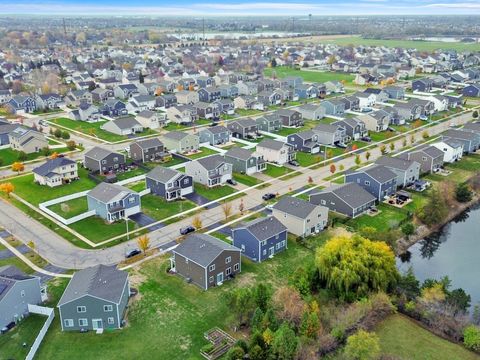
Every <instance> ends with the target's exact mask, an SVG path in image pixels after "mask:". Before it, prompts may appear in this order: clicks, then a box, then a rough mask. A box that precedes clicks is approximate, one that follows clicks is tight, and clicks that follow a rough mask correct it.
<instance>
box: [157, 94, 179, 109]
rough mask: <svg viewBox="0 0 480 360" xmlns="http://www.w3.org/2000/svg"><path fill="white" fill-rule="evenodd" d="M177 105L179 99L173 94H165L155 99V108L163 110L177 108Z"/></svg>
mask: <svg viewBox="0 0 480 360" xmlns="http://www.w3.org/2000/svg"><path fill="white" fill-rule="evenodd" d="M177 103H178V102H177V97H176V96H175V95H173V94H164V95H160V96H157V97H155V106H156V107H157V108H159V109H162V110H166V109H168V108H169V107H172V106H175V105H177Z"/></svg>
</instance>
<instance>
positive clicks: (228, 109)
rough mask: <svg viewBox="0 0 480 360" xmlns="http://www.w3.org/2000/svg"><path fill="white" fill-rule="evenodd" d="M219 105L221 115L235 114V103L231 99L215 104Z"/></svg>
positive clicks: (218, 101)
mask: <svg viewBox="0 0 480 360" xmlns="http://www.w3.org/2000/svg"><path fill="white" fill-rule="evenodd" d="M213 104H215V105H217V107H218V110H219V111H220V113H221V114H226V115H233V114H235V103H234V102H233V100H231V99H220V100H216V101H214V102H213Z"/></svg>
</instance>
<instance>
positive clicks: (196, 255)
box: [173, 233, 240, 267]
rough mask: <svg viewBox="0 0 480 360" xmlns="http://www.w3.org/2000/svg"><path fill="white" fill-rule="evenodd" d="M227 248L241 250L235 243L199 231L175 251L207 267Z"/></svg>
mask: <svg viewBox="0 0 480 360" xmlns="http://www.w3.org/2000/svg"><path fill="white" fill-rule="evenodd" d="M225 250H230V251H240V249H238V248H236V247H234V246H233V245H230V244H227V243H226V242H224V241H222V240H219V239H217V238H214V237H213V236H210V235H206V234H200V233H199V234H192V235H189V236H188V237H187V238H186V239H185V240H184V241H183V242H182V243H180V245H178V246H177V247H176V248H175V250H173V252H174V253H177V254H179V255H182V256H183V257H185V258H187V259H189V260H191V261H194V262H195V263H197V264H199V265H200V266H203V267H207V266H208V265H210V264H211V263H212V261H213V260H215V258H217V257H218V255H220V254H221V253H222V252H223V251H225Z"/></svg>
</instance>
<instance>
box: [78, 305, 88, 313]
mask: <svg viewBox="0 0 480 360" xmlns="http://www.w3.org/2000/svg"><path fill="white" fill-rule="evenodd" d="M85 312H87V307H86V306H77V313H85Z"/></svg>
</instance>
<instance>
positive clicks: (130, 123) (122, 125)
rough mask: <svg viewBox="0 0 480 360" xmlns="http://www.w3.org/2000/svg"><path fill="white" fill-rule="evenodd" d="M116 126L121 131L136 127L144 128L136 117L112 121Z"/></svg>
mask: <svg viewBox="0 0 480 360" xmlns="http://www.w3.org/2000/svg"><path fill="white" fill-rule="evenodd" d="M111 122H112V123H113V124H115V125H116V126H117V127H118V128H119V129H130V128H132V127H134V126H142V125H141V124H140V123H139V122H138V121H137V120H136V119H135V118H134V117H132V116H127V117H121V118H118V119H115V120H112V121H111ZM107 124H108V123H107Z"/></svg>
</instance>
